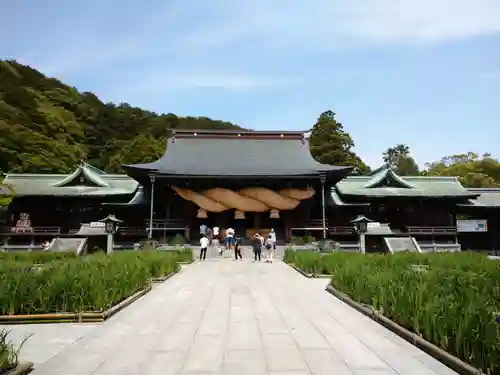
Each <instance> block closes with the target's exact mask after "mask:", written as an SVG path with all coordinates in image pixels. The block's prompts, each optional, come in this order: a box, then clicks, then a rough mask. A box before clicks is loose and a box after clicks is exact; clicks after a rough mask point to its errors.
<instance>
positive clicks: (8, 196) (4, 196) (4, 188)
mask: <svg viewBox="0 0 500 375" xmlns="http://www.w3.org/2000/svg"><path fill="white" fill-rule="evenodd" d="M13 197H14V190H13V189H12V188H11V187H10V186H9V185H7V184H4V183H3V174H2V172H1V171H0V223H3V222H4V220H5V217H6V213H7V209H8V207H9V204H10V202H11V201H12V198H13Z"/></svg>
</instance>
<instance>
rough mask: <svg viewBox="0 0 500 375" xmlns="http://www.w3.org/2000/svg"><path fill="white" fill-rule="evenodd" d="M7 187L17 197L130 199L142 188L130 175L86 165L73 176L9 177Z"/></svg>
mask: <svg viewBox="0 0 500 375" xmlns="http://www.w3.org/2000/svg"><path fill="white" fill-rule="evenodd" d="M4 183H6V184H9V185H10V186H11V187H12V188H13V190H14V193H15V195H16V196H30V195H31V196H109V195H131V194H134V192H135V191H136V190H137V187H138V185H139V183H138V182H137V181H135V180H134V179H132V178H130V177H128V176H127V175H121V174H107V173H105V172H103V171H100V170H98V169H97V168H94V167H92V166H90V165H89V164H86V163H82V164H80V165H79V166H78V167H77V168H76V169H75V171H73V172H72V173H70V174H31V173H23V174H17V173H9V174H7V175H6V176H5V180H4Z"/></svg>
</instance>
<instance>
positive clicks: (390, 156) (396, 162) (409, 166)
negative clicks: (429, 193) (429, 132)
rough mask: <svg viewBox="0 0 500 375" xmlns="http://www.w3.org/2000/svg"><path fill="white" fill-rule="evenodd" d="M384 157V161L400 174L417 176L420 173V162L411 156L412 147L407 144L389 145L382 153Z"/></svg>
mask: <svg viewBox="0 0 500 375" xmlns="http://www.w3.org/2000/svg"><path fill="white" fill-rule="evenodd" d="M382 158H383V160H384V163H386V164H387V165H388V166H389V167H390V168H392V169H393V170H394V172H396V173H397V174H398V175H400V176H417V175H419V174H420V169H419V167H418V164H417V163H416V162H415V159H413V157H411V156H410V147H408V146H407V145H405V144H398V145H396V146H394V147H389V148H388V149H387V150H386V151H385V152H384V153H383V154H382Z"/></svg>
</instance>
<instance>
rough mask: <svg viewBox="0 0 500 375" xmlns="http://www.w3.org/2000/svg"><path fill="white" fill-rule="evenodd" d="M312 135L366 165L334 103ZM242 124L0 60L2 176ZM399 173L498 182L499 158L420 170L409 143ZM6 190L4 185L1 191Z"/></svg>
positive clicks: (129, 154)
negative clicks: (114, 94)
mask: <svg viewBox="0 0 500 375" xmlns="http://www.w3.org/2000/svg"><path fill="white" fill-rule="evenodd" d="M311 126H312V132H311V136H310V138H309V141H310V146H311V154H312V155H313V157H314V158H315V159H316V160H318V161H320V162H322V163H326V164H334V165H352V166H355V167H356V169H355V171H356V173H361V174H363V173H367V172H369V170H370V168H369V166H367V165H366V164H365V163H364V162H363V161H362V160H361V159H360V158H359V156H358V155H356V153H355V152H354V151H353V148H354V140H353V139H352V137H351V135H350V133H349V131H348V130H347V129H344V126H343V125H342V124H341V123H340V122H338V121H337V120H336V117H335V113H334V112H333V111H330V110H328V111H325V112H323V113H321V115H320V116H319V118H318V119H317V121H316V123H315V124H314V125H313V124H311ZM175 128H181V129H242V128H241V127H239V126H237V125H234V124H231V123H229V122H224V121H217V120H211V119H209V118H206V117H179V116H176V115H175V114H173V113H168V114H156V113H153V112H149V111H146V110H143V109H141V108H137V107H131V106H130V105H128V104H126V103H123V104H120V105H115V104H113V103H103V102H102V101H101V100H99V98H98V97H97V96H95V95H94V94H92V93H90V92H81V93H80V92H78V90H76V89H75V88H74V87H70V86H67V85H65V84H63V83H62V82H60V81H58V80H57V79H54V78H48V77H46V76H44V75H43V74H42V73H40V72H38V71H37V70H35V69H33V68H31V67H29V66H25V65H22V64H19V63H17V62H15V61H5V60H0V184H1V176H2V172H3V173H5V172H28V173H29V172H31V173H67V172H70V171H72V170H73V169H74V167H75V165H76V164H77V163H79V161H80V160H82V159H83V160H86V161H87V162H89V163H91V164H92V165H94V166H96V167H98V168H101V169H103V170H105V171H108V172H121V169H120V166H121V164H133V163H142V162H150V161H154V160H156V159H157V158H158V157H160V156H161V155H162V154H163V152H164V148H165V143H166V142H165V138H166V137H167V135H168V134H167V131H168V129H175ZM383 160H384V162H385V163H387V164H388V165H389V166H390V167H391V168H394V169H395V170H396V172H397V173H398V174H400V175H418V174H423V175H441V176H458V177H459V178H460V181H461V182H462V184H464V186H467V187H500V163H499V161H498V160H497V159H495V158H493V157H492V156H491V155H490V154H488V153H485V154H484V155H482V156H479V155H477V154H476V153H473V152H465V153H464V154H460V155H452V156H448V157H444V158H442V159H441V160H439V161H437V162H431V163H426V164H425V166H426V168H425V170H423V171H421V170H420V169H419V166H418V164H417V162H416V161H415V160H414V159H413V157H412V156H411V152H410V148H409V146H407V145H406V144H398V145H395V146H394V147H390V148H388V149H387V150H386V151H385V152H383ZM0 195H3V197H4V198H5V197H6V195H5V192H3V193H2V192H0Z"/></svg>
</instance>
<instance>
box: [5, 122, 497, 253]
mask: <svg viewBox="0 0 500 375" xmlns="http://www.w3.org/2000/svg"><path fill="white" fill-rule="evenodd" d="M123 169H124V170H125V172H126V174H109V173H106V172H103V171H101V170H99V169H96V168H94V167H93V166H91V165H89V164H87V163H85V162H82V163H81V164H80V165H79V166H77V167H76V168H75V170H74V172H73V173H71V174H69V175H59V174H58V175H55V174H14V173H11V174H8V175H7V176H6V178H5V180H4V183H5V184H8V185H10V186H11V187H12V189H13V191H14V194H15V196H14V199H13V200H12V203H11V204H10V206H9V207H8V211H7V212H4V213H2V217H3V218H4V223H3V224H0V225H1V227H0V246H2V242H3V247H4V248H5V249H16V248H26V247H28V248H38V247H40V246H41V243H43V242H45V241H51V239H53V238H56V237H57V238H65V237H66V238H71V237H75V236H76V237H78V236H87V235H89V236H90V235H92V230H91V227H92V223H97V222H98V221H99V220H100V219H102V218H104V217H106V216H107V215H109V214H114V215H116V217H118V218H119V219H120V220H122V221H123V224H122V225H121V226H120V227H119V230H118V233H117V234H116V235H115V244H116V246H117V247H130V246H132V245H133V244H134V243H137V242H138V241H141V240H144V239H156V240H158V241H159V242H160V243H168V242H169V241H171V239H172V238H173V237H174V236H176V235H177V236H178V235H182V236H183V237H184V238H185V239H186V241H187V242H192V243H197V241H198V239H199V230H200V225H203V224H204V225H207V226H208V227H214V226H218V227H221V228H229V227H232V228H234V229H235V231H236V233H237V234H239V235H240V236H242V237H246V238H249V237H251V236H252V235H253V233H255V232H260V233H263V234H266V233H267V231H269V230H270V229H271V228H274V229H275V230H276V232H277V238H278V242H281V243H284V242H288V241H290V240H292V239H293V238H294V237H295V238H297V237H304V236H312V237H314V238H316V239H318V240H319V239H323V238H325V239H332V240H334V241H336V242H337V243H338V244H339V246H340V248H341V249H346V250H349V249H355V248H356V247H357V246H358V234H357V233H356V231H355V229H354V226H353V224H352V220H353V219H354V218H356V217H357V216H358V215H364V216H366V217H368V218H369V219H371V220H372V221H373V223H371V225H370V230H369V232H368V233H367V245H368V248H371V249H375V251H377V249H378V248H379V247H380V246H383V241H382V242H381V241H380V240H379V238H380V237H381V236H384V237H391V236H397V237H412V238H414V239H415V240H416V241H418V243H419V244H420V247H421V248H422V249H423V250H429V251H430V250H438V249H443V248H444V249H445V248H446V246H450V247H456V246H457V245H458V244H460V245H461V248H462V249H474V250H492V249H500V237H498V236H497V235H496V233H498V232H499V229H500V215H499V213H500V189H466V188H464V187H463V186H462V185H461V184H460V183H459V181H458V179H457V178H455V177H435V176H409V177H408V176H405V177H402V176H398V175H397V174H395V173H394V171H392V170H391V169H388V168H386V167H382V168H379V169H378V170H376V171H373V172H372V173H371V174H370V175H363V176H353V175H350V174H351V172H352V168H351V167H341V166H331V165H325V164H321V163H318V162H316V161H315V160H314V159H313V158H312V156H311V154H310V152H309V145H308V143H307V140H306V139H305V136H304V133H303V132H289V131H219V130H213V131H207V130H203V131H195V130H175V131H172V136H171V137H170V138H169V139H168V141H167V148H166V151H165V154H164V155H163V157H161V158H160V159H159V160H157V161H155V162H152V163H147V164H135V165H123ZM85 226H86V227H89V228H90V229H89V230H88V231H86V232H85V231H82V228H83V227H85ZM99 233H100V232H99ZM101 234H102V233H101ZM370 238H371V239H370ZM381 251H383V249H381Z"/></svg>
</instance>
